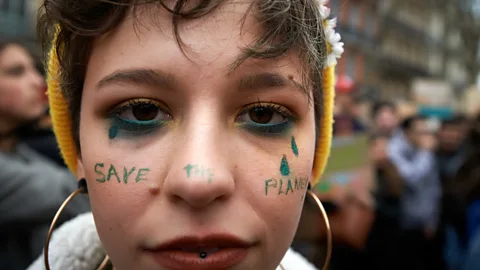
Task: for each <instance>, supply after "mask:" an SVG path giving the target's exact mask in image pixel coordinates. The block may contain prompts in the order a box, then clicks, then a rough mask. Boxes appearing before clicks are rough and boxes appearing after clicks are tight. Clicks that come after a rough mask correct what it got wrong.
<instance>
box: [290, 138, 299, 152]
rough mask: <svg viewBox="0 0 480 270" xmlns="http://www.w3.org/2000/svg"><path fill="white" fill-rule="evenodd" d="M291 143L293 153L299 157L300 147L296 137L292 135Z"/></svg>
mask: <svg viewBox="0 0 480 270" xmlns="http://www.w3.org/2000/svg"><path fill="white" fill-rule="evenodd" d="M291 145H292V151H293V154H294V155H295V156H296V157H298V147H297V142H295V137H293V136H292V142H291Z"/></svg>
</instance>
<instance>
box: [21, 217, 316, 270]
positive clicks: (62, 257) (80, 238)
mask: <svg viewBox="0 0 480 270" xmlns="http://www.w3.org/2000/svg"><path fill="white" fill-rule="evenodd" d="M104 256H105V254H104V252H103V248H102V244H101V242H100V239H99V238H98V234H97V231H96V228H95V223H94V221H93V216H92V214H91V213H86V214H82V215H79V216H78V217H76V218H74V219H72V220H70V221H68V222H66V223H65V224H64V225H62V226H61V227H60V228H59V229H57V230H56V231H55V233H54V234H53V236H52V239H51V242H50V254H49V257H50V268H51V269H52V270H58V269H62V270H95V269H96V267H97V266H98V265H99V264H100V262H101V261H102V260H103V258H104ZM282 266H283V267H284V269H285V270H316V268H315V267H314V266H313V265H312V264H310V263H309V262H308V261H307V260H306V259H305V258H303V257H302V256H301V255H300V254H298V253H297V252H295V251H293V250H292V249H289V250H288V251H287V253H286V254H285V256H284V257H283V259H282ZM44 269H45V266H44V263H43V253H42V255H41V256H40V257H39V258H38V259H37V260H36V261H35V262H34V263H33V264H32V265H31V266H30V267H29V268H28V269H27V270H44ZM277 270H280V267H278V268H277Z"/></svg>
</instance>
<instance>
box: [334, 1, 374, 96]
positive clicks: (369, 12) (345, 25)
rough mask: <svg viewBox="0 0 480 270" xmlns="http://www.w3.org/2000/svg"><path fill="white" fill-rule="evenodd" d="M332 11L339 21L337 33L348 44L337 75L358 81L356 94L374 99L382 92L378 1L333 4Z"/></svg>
mask: <svg viewBox="0 0 480 270" xmlns="http://www.w3.org/2000/svg"><path fill="white" fill-rule="evenodd" d="M330 7H331V9H332V14H333V15H334V16H336V17H337V19H338V27H337V29H338V31H339V32H340V34H341V35H342V40H343V42H344V43H345V53H344V54H343V56H342V58H341V59H340V61H339V63H338V66H337V73H338V74H339V75H346V76H348V77H350V78H352V79H353V80H354V81H355V85H356V87H357V94H359V95H361V96H368V97H370V98H375V97H376V95H378V93H379V92H380V91H379V88H378V86H379V79H380V76H379V73H378V70H379V69H378V66H377V65H378V61H377V60H378V56H379V55H378V53H377V48H378V46H379V35H378V23H379V22H378V1H376V0H349V1H346V0H330Z"/></svg>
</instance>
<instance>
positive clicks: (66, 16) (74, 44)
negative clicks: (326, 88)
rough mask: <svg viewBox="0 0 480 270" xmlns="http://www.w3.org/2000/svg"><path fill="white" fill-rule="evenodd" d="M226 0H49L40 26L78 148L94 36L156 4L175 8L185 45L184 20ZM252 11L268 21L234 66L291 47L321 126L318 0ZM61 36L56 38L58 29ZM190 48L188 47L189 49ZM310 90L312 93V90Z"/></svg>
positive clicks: (261, 4) (285, 0)
mask: <svg viewBox="0 0 480 270" xmlns="http://www.w3.org/2000/svg"><path fill="white" fill-rule="evenodd" d="M225 2H226V1H225V0H198V1H197V0H196V1H194V3H193V4H192V3H191V2H189V1H187V0H173V1H172V0H82V1H79V0H45V2H44V4H43V5H42V7H41V8H40V10H39V17H38V25H37V32H38V33H39V38H40V40H41V41H42V43H43V46H44V52H48V49H49V47H50V46H55V47H56V49H57V53H58V57H59V63H60V72H59V76H60V77H59V79H60V84H61V86H62V87H61V88H62V94H63V95H64V97H65V98H66V100H67V102H68V105H69V108H70V114H71V116H72V121H73V127H72V128H73V136H74V139H75V141H76V142H77V148H79V145H80V142H79V135H78V133H79V131H78V126H79V121H80V119H79V118H80V107H81V96H82V89H83V83H84V79H85V72H86V67H87V61H88V58H89V57H88V56H89V54H90V52H91V48H92V43H93V41H94V40H95V38H97V37H99V36H101V35H103V34H105V33H108V32H109V31H111V30H112V29H114V28H115V27H117V26H118V25H119V24H120V23H121V22H122V20H123V19H124V17H125V16H126V14H127V13H128V12H129V11H130V10H131V9H133V14H134V16H135V18H137V20H138V15H139V14H138V12H136V11H137V10H138V9H137V8H138V7H139V6H140V5H145V4H152V5H156V6H159V7H160V8H164V9H166V10H168V11H169V12H170V13H171V14H172V21H171V22H172V25H173V29H174V35H175V38H176V41H177V43H178V45H179V46H180V48H182V50H183V49H184V48H185V47H184V46H183V44H182V39H181V33H180V32H179V27H178V26H179V24H180V23H181V22H182V21H188V20H195V19H198V18H200V17H203V16H208V15H209V14H210V13H211V12H213V11H214V10H215V9H216V8H217V7H219V6H220V5H222V4H224V3H225ZM192 5H193V6H192ZM248 13H253V14H254V16H255V18H256V19H257V20H258V22H259V23H261V24H262V26H263V33H262V34H261V35H259V36H258V37H257V39H256V40H255V41H254V42H253V43H252V44H250V45H249V46H248V47H246V48H243V57H241V58H240V59H239V61H238V62H237V63H232V64H233V65H234V66H235V65H239V64H241V63H242V62H243V61H245V60H246V59H249V58H254V59H268V58H276V57H281V56H282V55H285V54H286V53H287V52H289V51H290V50H292V49H295V51H296V52H298V55H299V57H300V59H301V61H302V63H303V65H304V69H303V76H302V77H303V85H304V86H308V88H309V90H310V89H313V91H307V92H308V94H309V96H310V97H313V102H314V104H315V116H316V121H317V131H318V128H319V120H320V118H321V114H322V104H323V98H322V97H323V95H322V79H321V78H322V76H321V75H322V71H323V69H324V63H325V59H326V53H327V43H326V40H325V33H324V29H323V27H324V26H323V24H322V20H321V17H320V12H319V7H318V1H317V0H254V1H253V2H252V3H251V6H250V8H249V9H248V11H247V14H245V18H246V17H247V15H248ZM56 29H58V37H57V39H56V41H55V43H54V44H52V42H51V41H52V38H53V34H54V32H55V31H56ZM184 53H185V52H184ZM310 93H311V95H310Z"/></svg>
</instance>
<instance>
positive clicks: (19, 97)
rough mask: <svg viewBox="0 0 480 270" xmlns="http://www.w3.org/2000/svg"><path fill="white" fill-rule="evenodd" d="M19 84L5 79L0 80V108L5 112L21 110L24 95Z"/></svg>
mask: <svg viewBox="0 0 480 270" xmlns="http://www.w3.org/2000/svg"><path fill="white" fill-rule="evenodd" d="M24 92H25V91H23V88H22V85H21V83H19V82H17V81H12V80H10V79H5V80H4V81H3V82H2V81H1V80H0V108H1V109H3V110H5V111H9V112H11V111H18V110H20V109H22V107H24V106H23V103H24V100H25V98H26V95H25V93H24Z"/></svg>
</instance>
